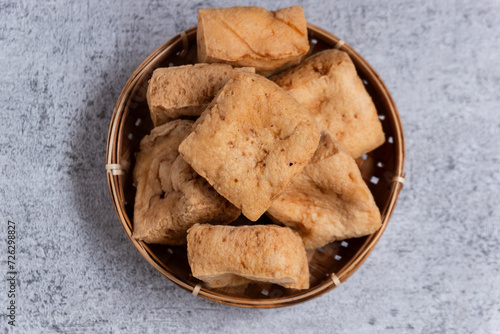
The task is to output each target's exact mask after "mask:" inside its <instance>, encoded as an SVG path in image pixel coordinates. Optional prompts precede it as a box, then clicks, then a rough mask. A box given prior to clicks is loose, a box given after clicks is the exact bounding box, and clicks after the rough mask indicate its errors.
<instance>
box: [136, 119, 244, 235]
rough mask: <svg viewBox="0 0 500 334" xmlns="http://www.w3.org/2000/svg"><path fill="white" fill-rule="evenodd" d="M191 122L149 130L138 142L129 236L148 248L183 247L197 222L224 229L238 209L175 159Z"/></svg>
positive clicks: (238, 212) (181, 122) (183, 163)
mask: <svg viewBox="0 0 500 334" xmlns="http://www.w3.org/2000/svg"><path fill="white" fill-rule="evenodd" d="M192 125H193V121H188V120H176V121H172V122H169V123H166V124H164V125H162V126H160V127H157V128H155V129H153V130H152V131H151V134H150V135H148V136H146V137H144V138H143V139H142V140H141V143H140V152H139V153H138V154H137V157H136V163H135V168H134V175H133V177H134V183H135V185H136V187H137V192H136V197H135V205H134V222H133V224H134V231H133V237H134V238H135V239H138V240H143V241H145V242H147V243H157V244H170V245H179V244H185V243H186V233H187V230H188V229H189V228H190V227H191V226H192V225H194V224H196V223H216V224H227V223H230V222H232V221H233V220H235V219H236V218H237V217H238V216H239V215H240V210H239V209H238V208H236V207H235V206H233V205H232V204H231V203H229V202H228V201H227V200H226V199H225V198H224V197H222V196H220V195H219V194H218V193H217V192H216V191H215V190H214V189H213V188H212V187H211V186H210V185H209V184H208V182H207V181H205V179H204V178H202V177H201V176H199V175H198V174H197V173H196V172H195V171H194V170H193V169H192V168H191V167H190V166H189V165H188V164H187V163H186V162H185V161H184V160H183V159H182V157H181V156H180V155H179V152H178V147H179V144H180V143H181V142H182V140H184V138H185V137H186V136H187V135H188V134H189V132H190V131H191V127H192Z"/></svg>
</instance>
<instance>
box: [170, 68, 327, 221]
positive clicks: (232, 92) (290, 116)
mask: <svg viewBox="0 0 500 334" xmlns="http://www.w3.org/2000/svg"><path fill="white" fill-rule="evenodd" d="M319 137H320V133H319V130H318V127H317V126H316V124H315V123H314V120H313V119H312V118H310V117H309V115H308V112H307V110H305V109H304V107H302V106H301V105H300V104H299V103H298V102H297V101H296V100H295V99H293V98H292V97H291V96H290V95H289V94H287V93H286V92H285V91H283V90H282V89H281V88H279V87H278V86H277V85H276V84H274V83H273V82H271V81H269V80H268V79H266V78H264V77H262V76H260V75H256V74H249V73H237V74H236V75H235V76H234V77H233V78H232V79H231V80H230V81H229V82H228V83H227V84H226V85H225V86H224V88H223V89H222V90H221V91H220V92H219V94H218V95H217V96H216V97H215V98H214V100H213V101H212V103H211V104H210V105H209V106H208V107H207V109H206V110H205V111H204V112H203V114H202V115H201V116H200V118H199V119H198V120H197V121H196V123H195V126H194V127H193V132H192V133H191V134H190V135H189V136H188V137H187V138H186V139H185V140H184V141H183V142H182V143H181V145H180V146H179V152H180V153H181V154H182V156H183V157H184V159H185V160H186V161H187V162H188V163H189V164H190V165H191V166H192V167H193V168H194V170H195V171H196V172H198V174H200V175H201V176H203V177H204V178H206V179H207V180H208V182H209V183H210V184H211V185H213V186H214V188H215V189H216V190H217V191H218V192H219V193H220V194H221V195H222V196H224V197H225V198H227V199H228V200H229V201H230V202H231V203H233V204H234V205H235V206H236V207H238V208H241V209H242V212H243V214H244V215H245V216H246V217H247V218H248V219H250V220H252V221H255V220H257V219H258V218H259V217H260V216H261V215H262V214H263V213H264V212H265V211H266V210H267V209H268V208H269V206H270V205H271V202H272V200H273V199H274V198H275V197H277V196H278V195H279V194H280V193H281V192H282V191H283V190H284V189H285V188H286V186H287V185H288V184H289V183H290V182H291V181H292V180H293V179H294V178H295V177H296V176H297V175H298V174H299V173H300V172H301V171H302V169H303V168H304V167H305V165H306V164H307V163H308V162H309V160H310V159H311V157H312V156H313V154H314V152H315V150H316V148H317V146H318V142H319Z"/></svg>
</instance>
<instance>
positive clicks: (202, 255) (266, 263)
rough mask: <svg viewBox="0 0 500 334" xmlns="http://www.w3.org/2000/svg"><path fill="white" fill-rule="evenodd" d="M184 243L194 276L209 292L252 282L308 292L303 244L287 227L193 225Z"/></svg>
mask: <svg viewBox="0 0 500 334" xmlns="http://www.w3.org/2000/svg"><path fill="white" fill-rule="evenodd" d="M187 240H188V246H187V249H188V260H189V265H190V266H191V270H192V273H193V276H194V277H196V278H198V279H200V280H202V281H204V282H205V283H207V284H208V285H210V287H212V288H218V287H226V286H237V285H242V284H246V283H249V282H251V281H259V282H269V283H274V284H279V285H282V286H284V287H286V288H293V289H308V288H309V267H308V262H307V258H306V251H305V249H304V244H303V243H302V240H301V238H300V236H299V235H298V234H297V233H296V232H294V231H292V230H291V229H289V228H287V227H280V226H275V225H254V226H221V225H194V226H193V227H191V228H190V229H189V231H188V237H187Z"/></svg>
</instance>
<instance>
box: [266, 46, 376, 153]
mask: <svg viewBox="0 0 500 334" xmlns="http://www.w3.org/2000/svg"><path fill="white" fill-rule="evenodd" d="M271 79H272V80H273V81H274V82H276V83H277V84H278V85H279V86H280V87H281V88H283V89H284V90H286V91H287V92H288V93H290V95H292V96H293V97H294V98H295V99H297V101H299V102H300V103H301V104H302V105H303V106H304V107H306V109H307V110H309V112H310V114H311V115H312V116H313V117H314V119H315V120H316V122H317V123H318V126H319V128H320V130H328V131H330V132H331V134H332V135H333V136H334V137H335V139H336V140H338V141H340V142H341V143H342V144H344V146H345V147H346V148H347V150H348V151H349V152H350V154H351V155H352V156H353V157H354V158H358V157H360V156H361V155H363V154H365V153H367V152H370V151H372V150H374V149H375V148H377V147H379V146H380V145H382V144H383V143H384V142H385V136H384V132H383V130H382V124H381V123H380V120H379V119H378V115H377V110H376V108H375V105H374V104H373V101H372V99H371V97H370V95H369V94H368V92H367V91H366V89H365V87H364V85H363V83H362V82H361V79H360V78H359V76H358V75H357V73H356V68H355V67H354V64H353V62H352V61H351V59H350V58H349V55H348V54H347V53H345V52H342V51H339V50H325V51H322V52H319V53H317V54H315V55H313V56H312V57H310V58H308V59H307V60H305V61H304V62H303V63H302V64H300V65H299V66H297V67H295V68H293V69H291V70H289V71H287V72H284V73H282V74H280V75H278V76H276V77H273V78H271Z"/></svg>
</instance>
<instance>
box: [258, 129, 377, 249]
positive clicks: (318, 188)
mask: <svg viewBox="0 0 500 334" xmlns="http://www.w3.org/2000/svg"><path fill="white" fill-rule="evenodd" d="M267 215H268V216H269V217H270V218H271V219H272V220H273V221H276V222H278V223H281V224H284V225H286V226H289V227H292V228H294V229H296V230H297V231H298V232H299V233H300V235H301V236H302V239H303V240H304V245H305V247H306V249H314V248H318V247H322V246H324V245H326V244H327V243H330V242H332V241H336V240H343V239H349V238H357V237H361V236H364V235H368V234H372V233H374V232H375V231H377V230H378V229H379V228H380V226H381V218H380V212H379V209H378V207H377V205H376V204H375V201H374V199H373V196H372V194H371V192H370V190H369V189H368V187H367V185H366V183H365V182H364V181H363V179H362V177H361V173H360V171H359V169H358V166H357V165H356V162H355V161H354V159H353V158H352V157H351V156H350V155H349V153H348V152H347V150H346V149H345V148H344V147H343V146H342V144H340V143H339V142H337V141H336V140H335V139H333V137H332V136H331V135H330V133H328V132H327V131H322V133H321V140H320V144H319V146H318V149H317V150H316V153H315V154H314V156H313V158H312V160H311V161H310V162H309V164H308V165H307V166H306V168H304V170H303V171H302V173H301V174H300V175H299V176H298V177H297V178H296V179H295V180H294V181H293V183H292V184H291V185H290V186H289V187H288V188H287V189H286V190H285V192H284V193H282V194H281V195H280V196H279V197H278V198H277V199H276V200H275V201H274V202H273V204H272V205H271V207H270V208H269V210H268V211H267Z"/></svg>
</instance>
